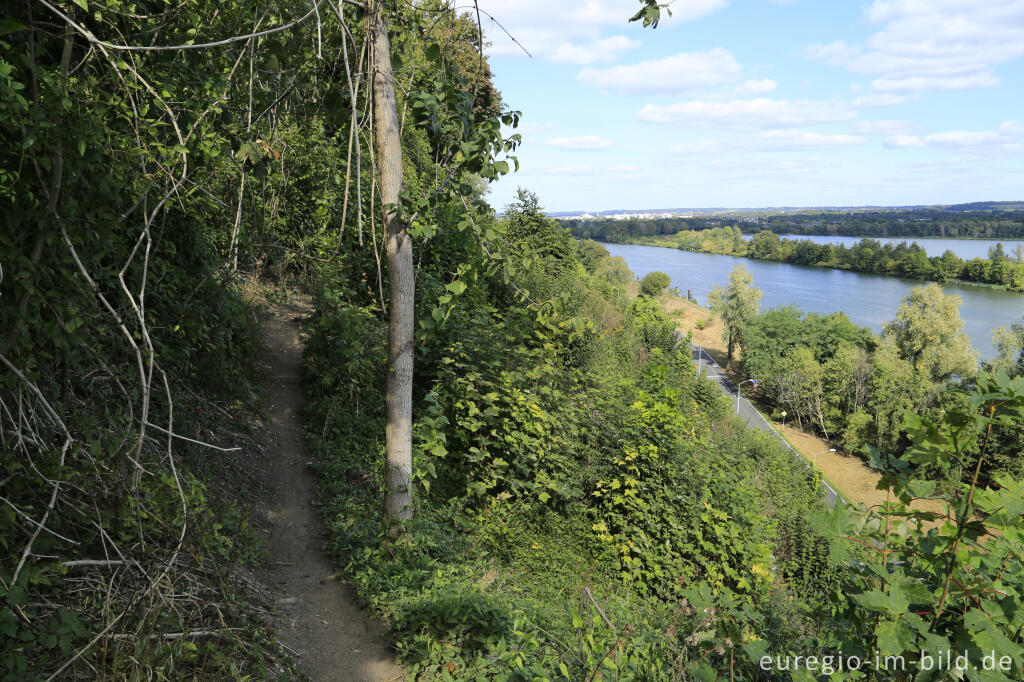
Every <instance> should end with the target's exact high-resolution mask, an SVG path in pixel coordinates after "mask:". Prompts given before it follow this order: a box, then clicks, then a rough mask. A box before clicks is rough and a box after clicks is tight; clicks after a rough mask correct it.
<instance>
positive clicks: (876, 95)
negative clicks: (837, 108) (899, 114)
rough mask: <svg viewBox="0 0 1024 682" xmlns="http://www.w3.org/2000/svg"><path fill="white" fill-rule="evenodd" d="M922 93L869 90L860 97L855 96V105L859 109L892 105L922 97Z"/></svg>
mask: <svg viewBox="0 0 1024 682" xmlns="http://www.w3.org/2000/svg"><path fill="white" fill-rule="evenodd" d="M920 98H921V96H920V95H897V94H894V93H891V92H868V93H865V94H863V95H860V96H859V97H854V98H853V102H851V104H853V106H855V107H857V108H858V109H870V108H873V107H892V106H896V105H897V104H906V103H907V102H913V101H914V100H917V99H920Z"/></svg>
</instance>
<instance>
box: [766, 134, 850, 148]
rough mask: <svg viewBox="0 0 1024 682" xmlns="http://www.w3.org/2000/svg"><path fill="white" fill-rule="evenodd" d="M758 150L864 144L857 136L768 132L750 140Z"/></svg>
mask: <svg viewBox="0 0 1024 682" xmlns="http://www.w3.org/2000/svg"><path fill="white" fill-rule="evenodd" d="M750 142H751V144H752V145H753V146H754V147H756V148H758V149H773V150H775V149H829V148H834V147H848V146H850V145H855V144H864V142H865V139H864V138H863V137H858V136H857V135H843V134H836V135H828V134H824V133H812V132H809V131H807V130H768V131H765V132H763V133H759V134H758V135H756V136H754V137H753V138H752V139H751V140H750Z"/></svg>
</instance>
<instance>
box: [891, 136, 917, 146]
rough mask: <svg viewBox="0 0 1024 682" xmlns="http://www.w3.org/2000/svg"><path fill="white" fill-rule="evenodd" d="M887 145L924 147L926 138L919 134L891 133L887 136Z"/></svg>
mask: <svg viewBox="0 0 1024 682" xmlns="http://www.w3.org/2000/svg"><path fill="white" fill-rule="evenodd" d="M885 146H886V147H895V148H908V147H923V146H924V140H922V139H921V138H920V137H918V136H917V135H890V136H889V137H887V138H885Z"/></svg>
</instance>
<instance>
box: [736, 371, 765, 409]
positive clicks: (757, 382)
mask: <svg viewBox="0 0 1024 682" xmlns="http://www.w3.org/2000/svg"><path fill="white" fill-rule="evenodd" d="M759 383H761V382H760V380H758V379H747V380H746V381H741V382H740V383H738V384H737V385H736V414H739V413H740V386H742V385H743V384H754V385H755V386H757V385H758V384H759Z"/></svg>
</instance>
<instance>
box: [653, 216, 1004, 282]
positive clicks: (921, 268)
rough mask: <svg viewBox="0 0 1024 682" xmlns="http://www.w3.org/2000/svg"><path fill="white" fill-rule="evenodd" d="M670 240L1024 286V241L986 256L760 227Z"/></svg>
mask: <svg viewBox="0 0 1024 682" xmlns="http://www.w3.org/2000/svg"><path fill="white" fill-rule="evenodd" d="M670 241H673V242H675V243H676V244H677V245H678V248H680V249H682V250H683V251H696V252H699V253H716V254H724V255H730V256H746V257H748V258H756V259H758V260H768V261H774V262H779V263H790V264H792V265H809V266H814V267H823V268H836V269H839V270H850V271H852V272H864V273H869V274H873V275H889V276H893V277H906V278H908V279H919V280H925V281H935V282H954V281H959V282H969V283H972V284H982V285H988V286H995V287H1000V288H1006V289H1009V290H1012V291H1024V245H1021V244H1018V245H1017V246H1015V247H1014V249H1013V252H1012V254H1010V253H1007V252H1006V250H1005V249H1004V247H1003V245H1002V243H998V244H996V245H995V246H993V247H991V248H990V249H989V254H988V256H989V257H988V258H971V259H970V260H964V259H962V258H960V257H959V256H957V255H956V254H955V253H953V252H952V251H950V250H949V249H947V250H946V251H945V252H944V253H943V254H942V255H941V256H928V254H927V253H926V252H925V250H924V249H923V248H922V247H921V246H919V245H918V244H917V243H916V242H911V243H907V242H899V243H896V244H893V243H891V242H885V243H882V242H879V241H877V240H875V239H870V238H868V237H864V238H863V239H861V240H860V242H858V243H857V244H854V245H853V246H846V245H845V244H819V243H817V242H814V241H811V240H809V239H783V238H781V237H779V236H778V235H777V234H775V233H774V232H770V231H768V230H761V231H760V232H758V233H757V234H755V235H754V236H753V237H752V238H750V239H749V240H748V239H745V238H744V236H743V233H742V232H741V230H740V229H739V228H737V227H735V226H727V227H714V228H710V229H707V230H702V231H696V230H686V231H683V232H680V233H678V234H677V235H676V236H675V237H674V238H673V239H672V240H670Z"/></svg>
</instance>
